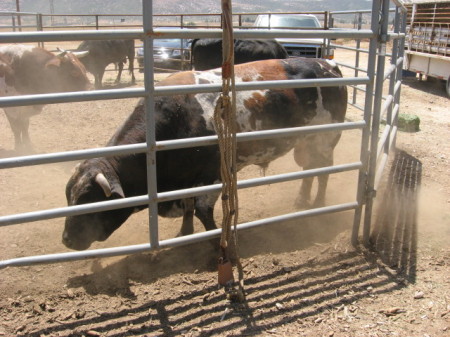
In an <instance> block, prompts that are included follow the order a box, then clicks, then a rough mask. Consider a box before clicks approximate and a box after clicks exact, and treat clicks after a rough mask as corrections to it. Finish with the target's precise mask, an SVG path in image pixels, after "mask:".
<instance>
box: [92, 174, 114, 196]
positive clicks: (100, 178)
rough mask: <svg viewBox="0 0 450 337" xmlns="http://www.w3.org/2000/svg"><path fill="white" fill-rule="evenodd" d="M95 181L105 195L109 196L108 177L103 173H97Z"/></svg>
mask: <svg viewBox="0 0 450 337" xmlns="http://www.w3.org/2000/svg"><path fill="white" fill-rule="evenodd" d="M95 182H96V183H97V184H99V185H100V187H101V188H102V190H103V192H104V193H105V195H106V197H107V198H109V197H110V196H111V186H110V185H109V182H108V179H106V177H105V175H104V174H103V173H97V175H96V176H95Z"/></svg>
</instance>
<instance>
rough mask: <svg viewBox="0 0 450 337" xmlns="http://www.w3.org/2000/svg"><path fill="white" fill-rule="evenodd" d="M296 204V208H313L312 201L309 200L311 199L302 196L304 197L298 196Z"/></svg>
mask: <svg viewBox="0 0 450 337" xmlns="http://www.w3.org/2000/svg"><path fill="white" fill-rule="evenodd" d="M294 205H295V208H297V209H299V210H303V209H310V208H311V203H310V202H309V200H307V199H305V198H302V197H298V198H297V200H295V204H294Z"/></svg>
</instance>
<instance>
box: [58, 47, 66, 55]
mask: <svg viewBox="0 0 450 337" xmlns="http://www.w3.org/2000/svg"><path fill="white" fill-rule="evenodd" d="M56 50H57V51H59V53H58V54H56V56H57V57H64V56H66V54H67V50H64V49H61V48H59V47H56Z"/></svg>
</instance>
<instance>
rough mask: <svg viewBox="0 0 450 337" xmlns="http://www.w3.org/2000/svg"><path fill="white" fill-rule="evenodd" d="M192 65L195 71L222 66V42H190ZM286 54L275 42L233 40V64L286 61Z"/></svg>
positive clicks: (266, 40) (210, 40)
mask: <svg viewBox="0 0 450 337" xmlns="http://www.w3.org/2000/svg"><path fill="white" fill-rule="evenodd" d="M191 50H192V53H191V54H192V65H193V68H194V69H195V70H209V69H214V68H218V67H220V66H221V65H222V40H221V39H197V40H194V41H193V42H192V46H191ZM286 58H288V53H287V51H286V50H285V49H284V47H283V46H282V45H281V44H279V43H278V42H277V41H276V40H273V39H272V40H270V39H264V40H239V39H236V40H234V63H235V64H241V63H247V62H253V61H259V60H268V59H286Z"/></svg>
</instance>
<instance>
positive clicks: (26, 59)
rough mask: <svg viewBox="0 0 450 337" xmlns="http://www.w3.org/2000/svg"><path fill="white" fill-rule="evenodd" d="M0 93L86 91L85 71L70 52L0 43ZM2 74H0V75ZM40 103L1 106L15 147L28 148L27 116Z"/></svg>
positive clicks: (39, 108) (38, 110)
mask: <svg viewBox="0 0 450 337" xmlns="http://www.w3.org/2000/svg"><path fill="white" fill-rule="evenodd" d="M0 60H1V61H2V65H3V69H8V71H7V72H2V73H0V87H1V88H0V95H1V96H16V95H33V94H47V93H54V92H68V91H80V90H88V89H89V88H90V82H89V79H88V78H87V76H86V70H85V68H84V66H83V65H82V64H81V63H80V61H79V60H78V59H77V57H76V56H75V55H74V54H73V53H70V52H63V53H60V54H58V55H55V54H53V53H51V52H49V51H47V50H45V49H43V48H39V47H34V46H25V45H5V46H0ZM2 74H4V75H2ZM42 108H43V105H34V106H21V107H11V108H4V111H5V113H6V116H7V118H8V121H9V123H10V125H11V129H12V131H13V133H14V140H15V149H16V150H25V149H27V148H30V146H31V142H30V137H29V134H28V126H29V120H30V117H31V116H33V115H36V114H38V113H40V112H41V111H42Z"/></svg>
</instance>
